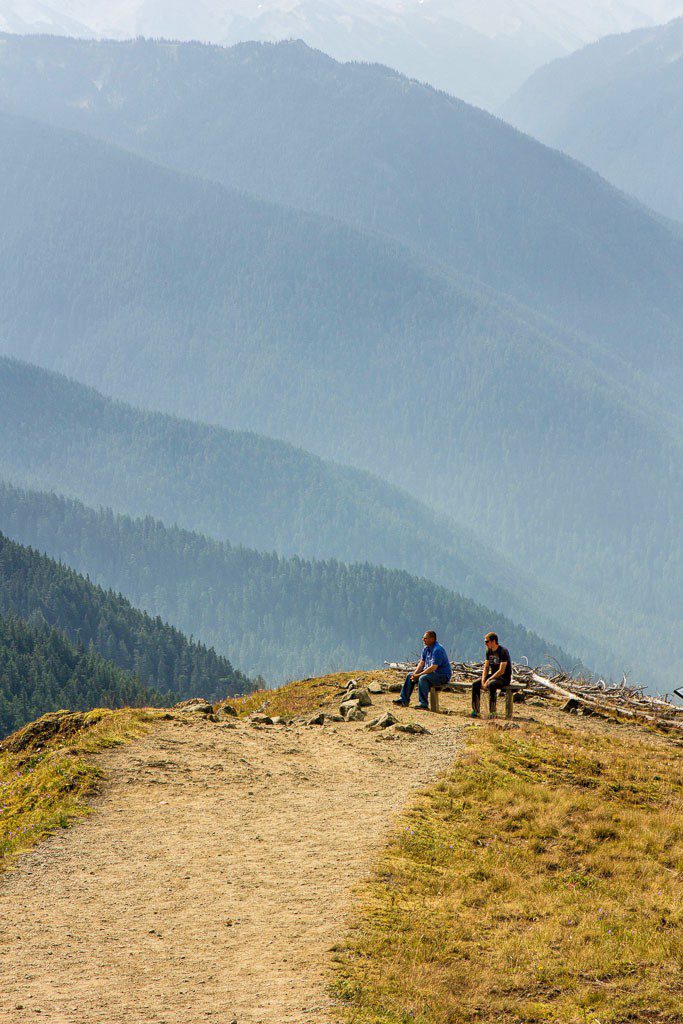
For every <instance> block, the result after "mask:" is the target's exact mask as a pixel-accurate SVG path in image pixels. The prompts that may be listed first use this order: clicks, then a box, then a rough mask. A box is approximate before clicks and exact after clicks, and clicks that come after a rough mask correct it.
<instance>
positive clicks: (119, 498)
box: [0, 358, 604, 674]
mask: <svg viewBox="0 0 683 1024" xmlns="http://www.w3.org/2000/svg"><path fill="white" fill-rule="evenodd" d="M0 428H1V429H2V436H3V438H4V441H5V443H4V445H3V446H2V447H0V475H1V476H3V477H4V478H5V479H6V480H10V481H14V482H16V483H19V484H21V485H23V486H27V487H33V488H37V489H39V490H54V491H58V492H60V493H62V494H65V495H69V496H71V497H77V498H80V499H81V500H83V501H85V502H86V503H87V504H89V505H94V506H100V505H104V506H110V507H112V508H114V509H115V510H116V511H118V512H126V513H129V514H131V515H133V516H144V517H148V516H154V517H156V518H161V519H163V520H165V522H166V523H168V524H169V525H176V524H177V525H178V526H181V527H184V528H186V529H188V530H193V531H199V532H200V533H205V534H207V535H208V536H209V537H211V538H215V539H217V540H219V541H229V542H230V543H231V544H235V545H246V546H248V547H250V548H258V549H260V550H261V551H266V552H272V551H276V552H278V553H279V554H281V555H290V556H291V555H298V556H304V557H306V558H309V559H310V558H315V559H330V558H335V559H343V560H344V561H347V562H372V563H375V564H381V565H386V566H389V567H394V568H400V569H406V570H408V571H409V572H411V573H412V574H413V575H418V576H427V577H429V578H430V579H431V580H433V581H434V582H435V583H437V584H441V585H443V586H445V587H447V588H448V589H449V590H451V591H453V590H454V591H457V592H459V593H463V594H465V595H467V596H469V597H473V596H475V597H476V599H477V601H478V602H481V603H487V604H489V605H490V606H491V607H493V608H495V609H498V611H499V612H500V611H502V610H505V611H506V612H507V614H508V615H509V616H512V617H514V618H517V619H518V620H520V621H523V622H525V623H531V624H532V626H533V627H534V628H536V629H537V630H539V631H542V632H543V631H545V632H547V633H548V634H549V635H552V636H554V637H558V638H560V642H563V643H566V644H567V645H568V646H570V647H573V649H574V650H579V649H580V648H581V649H585V650H588V649H589V645H588V642H587V641H586V639H585V637H582V636H581V634H580V631H578V630H575V629H573V627H572V626H571V624H565V625H564V626H561V625H560V624H559V623H558V622H557V621H554V620H553V618H552V614H551V612H550V608H549V606H548V603H547V601H548V598H547V595H546V596H544V598H543V599H541V598H540V597H539V595H538V593H537V588H536V584H535V583H534V581H533V580H532V579H530V578H528V577H526V576H525V574H524V572H523V570H521V569H520V568H519V567H518V566H517V565H515V564H514V563H513V562H508V561H507V560H506V559H505V558H504V557H503V556H502V555H501V554H500V553H498V552H496V551H495V550H493V549H491V548H489V547H487V546H486V545H484V544H483V543H482V542H481V541H480V540H478V538H477V537H476V535H475V534H473V533H470V532H469V531H467V530H464V529H462V528H459V527H457V526H455V525H454V524H453V523H452V522H451V521H449V520H447V519H445V518H443V517H440V516H438V515H437V514H436V513H434V512H433V511H432V510H431V509H430V508H429V507H428V506H424V505H421V504H420V503H419V502H417V501H415V500H414V499H412V498H411V497H410V496H408V495H406V494H404V493H402V492H401V491H399V490H398V489H396V488H393V487H391V486H389V485H388V484H385V483H383V482H382V481H380V480H378V479H377V478H375V477H372V476H369V475H368V474H365V473H362V472H359V471H358V470H353V469H349V468H346V467H343V466H338V465H335V464H334V463H329V462H324V461H323V460H321V459H319V458H316V457H315V456H312V455H309V454H308V453H307V452H304V451H301V450H297V449H295V448H292V447H291V446H289V445H286V444H283V443H281V442H278V441H273V440H270V439H268V438H264V437H259V436H258V435H255V434H249V433H242V432H237V431H227V430H222V429H220V428H216V427H208V426H204V425H200V424H196V423H191V422H188V421H182V420H177V419H174V418H172V417H169V416H162V415H158V414H149V413H143V412H140V411H138V410H136V409H132V408H130V407H129V406H125V405H122V404H120V403H116V402H112V401H110V400H108V399H105V398H103V397H102V396H101V395H99V394H97V393H96V392H95V391H92V390H91V389H89V388H84V387H82V386H81V385H78V384H75V383H73V382H71V381H68V380H66V379H64V378H62V377H57V376H55V375H54V374H51V373H46V372H45V371H42V370H38V369H37V368H36V367H31V366H26V365H25V364H21V363H15V362H14V361H12V360H7V359H2V358H0ZM15 500H16V496H15V497H14V498H10V497H9V496H8V494H7V493H6V494H5V495H4V498H3V501H4V502H5V504H4V505H3V510H4V511H3V514H4V516H5V518H4V520H3V522H4V523H5V525H6V528H7V531H8V533H9V534H10V535H11V536H13V537H16V538H17V539H19V540H22V541H24V542H26V543H34V544H35V545H36V546H39V547H40V546H45V548H46V549H49V550H50V551H51V552H52V553H53V554H54V555H55V556H56V557H63V558H64V559H65V561H67V562H68V563H69V564H72V565H77V566H78V567H79V568H80V569H81V570H82V571H92V572H95V568H96V567H95V565H94V564H93V565H89V563H88V561H87V559H85V558H80V560H76V559H75V557H73V556H74V553H75V552H76V551H78V549H77V548H68V547H66V546H65V545H67V543H68V540H67V538H63V539H62V540H61V541H60V545H61V546H55V543H54V538H55V537H57V536H61V534H63V533H64V530H62V531H61V533H60V531H58V530H57V527H56V525H55V523H53V522H52V519H53V518H56V519H57V520H58V521H61V520H63V519H64V518H65V515H64V513H63V512H62V511H60V509H59V507H58V506H55V505H53V504H50V503H47V504H46V505H45V507H44V508H43V511H42V512H41V514H40V515H37V521H38V522H39V523H43V524H44V525H43V529H44V531H45V532H44V533H41V532H40V530H38V531H37V532H35V533H31V534H28V533H25V532H23V529H24V525H25V523H27V522H28V521H29V519H30V516H29V510H28V508H25V507H23V506H22V504H21V503H19V504H15V503H14V502H15ZM32 507H40V503H38V505H37V506H32ZM47 509H51V511H50V512H49V513H48V511H47ZM22 524H23V525H22ZM50 524H51V525H50ZM0 528H2V527H1V526H0ZM71 528H72V529H74V530H76V529H77V527H76V523H75V521H74V523H72V526H71ZM112 529H114V527H113V526H112ZM235 557H237V555H235ZM240 564H241V563H240ZM491 566H495V572H492V571H491ZM107 585H113V586H115V585H116V584H115V583H113V581H111V579H110V578H109V582H108V583H107ZM123 589H124V590H125V589H126V588H125V587H123ZM130 596H131V598H132V599H133V600H134V601H138V599H139V598H140V596H141V595H140V594H139V593H138V592H133V593H131V594H130ZM330 599H331V598H330ZM143 603H145V604H146V606H148V604H149V602H148V601H147V599H145V602H143ZM174 621H175V619H174ZM224 625H225V629H226V630H227V633H224V634H223V637H225V636H226V635H227V636H230V623H229V622H226V623H225V624H224ZM183 628H186V629H189V631H193V629H194V628H195V627H194V625H193V624H191V625H189V626H183ZM212 628H213V627H212ZM197 633H198V634H200V633H201V631H200V630H197ZM223 646H224V647H225V644H224V645H223ZM594 649H595V648H594ZM251 653H252V654H253V652H251ZM603 653H604V652H603ZM261 657H262V658H264V659H265V658H267V659H269V660H268V669H269V671H270V672H273V671H274V672H276V674H283V673H284V671H285V670H284V668H283V667H282V665H280V667H276V666H277V659H278V652H277V651H272V652H271V651H268V652H265V653H264V652H262V653H261ZM238 663H239V664H241V661H239V659H238ZM297 667H299V666H297ZM303 670H304V671H305V666H304V669H303ZM259 671H261V669H259Z"/></svg>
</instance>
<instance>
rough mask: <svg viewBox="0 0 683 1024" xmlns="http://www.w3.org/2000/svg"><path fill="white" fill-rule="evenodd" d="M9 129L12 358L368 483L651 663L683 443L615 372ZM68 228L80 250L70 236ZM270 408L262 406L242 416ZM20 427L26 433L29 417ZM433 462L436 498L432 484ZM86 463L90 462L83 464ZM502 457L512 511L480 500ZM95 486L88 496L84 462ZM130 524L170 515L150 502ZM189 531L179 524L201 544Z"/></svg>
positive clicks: (664, 607) (399, 261)
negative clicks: (444, 525) (46, 365)
mask: <svg viewBox="0 0 683 1024" xmlns="http://www.w3.org/2000/svg"><path fill="white" fill-rule="evenodd" d="M4 124H5V128H6V132H5V138H6V140H7V145H6V147H5V151H4V155H5V158H6V161H5V168H4V171H3V176H4V177H3V180H4V181H5V189H4V192H3V193H2V194H1V195H0V199H2V200H3V221H2V245H3V252H4V253H5V255H6V258H5V259H4V260H3V268H4V276H3V280H4V282H5V290H6V294H7V296H8V302H6V304H5V307H4V309H3V311H2V312H3V317H4V322H3V330H4V337H5V341H4V345H5V347H6V348H7V347H11V348H12V349H13V350H14V351H22V352H26V351H31V352H32V353H33V356H34V358H39V359H41V360H43V361H47V362H50V363H51V364H52V365H57V366H61V367H64V368H67V369H69V370H70V372H72V373H78V374H79V376H81V377H83V378H85V379H88V378H89V379H90V380H93V381H101V382H102V383H103V384H105V386H106V387H107V388H108V389H109V390H110V391H114V392H116V393H118V394H119V395H121V396H126V397H132V398H133V399H134V400H137V401H139V402H142V403H147V404H148V403H150V402H154V403H155V404H157V405H161V406H163V405H165V406H166V407H167V408H173V409H175V410H177V411H181V412H188V413H189V414H190V415H192V416H197V414H198V411H200V412H199V414H200V415H202V416H203V417H205V418H207V419H213V420H222V421H223V422H229V423H230V424H231V425H233V424H237V425H240V426H243V427H249V428H251V429H258V430H260V431H264V430H265V431H268V432H269V433H271V434H275V435H279V436H281V437H282V436H285V437H287V438H288V439H290V440H292V441H295V442H297V443H299V444H303V445H305V446H308V447H312V446H315V447H316V449H317V451H318V452H321V453H323V454H327V455H334V456H335V457H343V458H345V459H347V460H349V461H353V462H355V463H356V464H358V465H361V466H364V467H365V468H367V469H370V470H372V471H375V472H377V470H380V471H381V472H382V473H383V474H384V475H385V476H387V477H389V478H393V479H394V481H395V482H396V483H398V484H400V485H401V486H403V487H409V488H410V489H411V490H413V491H414V493H416V494H418V495H422V496H423V497H425V498H426V500H429V501H431V502H432V503H434V504H440V505H441V507H442V508H444V509H450V510H451V511H452V512H453V514H455V515H456V516H457V517H458V519H459V520H460V521H464V522H465V524H466V525H468V526H470V527H471V528H473V529H475V530H477V532H480V533H481V532H484V533H485V534H488V536H490V537H492V538H493V537H495V541H496V545H497V546H498V547H502V548H503V549H504V550H508V551H510V552H512V553H513V555H514V559H515V561H522V562H523V563H524V564H525V566H526V571H527V575H535V576H536V577H537V578H538V579H541V580H543V579H547V580H548V581H549V583H550V585H551V586H554V587H555V589H556V592H557V593H558V594H561V595H564V597H563V602H562V604H561V605H553V607H552V614H553V616H555V617H556V616H557V615H558V614H559V615H561V617H563V618H566V619H568V620H569V621H570V622H571V623H572V624H575V625H576V626H577V627H578V631H579V632H584V631H588V632H592V631H593V630H594V629H595V630H596V631H597V632H599V634H600V636H602V637H604V636H605V635H609V633H610V631H611V630H613V629H616V630H618V631H619V636H620V637H622V636H623V638H624V642H625V643H626V644H628V645H632V646H629V647H628V650H629V652H633V653H629V656H630V657H634V658H635V657H637V656H638V654H637V652H638V651H642V650H644V649H645V647H647V646H648V645H649V644H650V643H653V644H654V643H655V640H654V639H653V636H654V634H653V633H652V632H651V629H652V625H643V622H644V620H648V619H649V618H650V617H654V618H653V620H652V621H653V622H654V621H658V620H657V616H658V615H660V614H661V615H662V616H663V619H662V620H661V621H662V622H663V623H666V622H671V621H672V620H674V619H675V617H676V615H677V614H678V612H677V609H678V607H679V600H680V587H679V586H678V580H679V579H680V575H679V572H680V569H679V565H678V560H679V555H678V553H677V547H676V542H675V537H676V536H677V526H676V523H677V518H678V512H677V509H678V506H679V500H680V499H679V495H680V494H681V479H680V478H681V455H680V436H679V435H677V434H676V433H675V430H674V428H673V425H672V426H671V428H670V429H669V427H667V423H666V421H665V418H664V414H662V413H661V412H660V408H659V405H658V404H657V403H656V402H655V401H654V399H653V398H651V397H648V394H647V392H646V391H641V392H638V391H637V390H636V388H635V387H633V386H629V385H628V384H627V378H628V375H627V374H626V373H622V372H621V371H620V370H619V371H618V372H615V371H617V367H618V366H619V364H618V363H617V362H616V361H615V358H614V357H607V358H605V356H604V353H603V352H602V350H600V349H598V350H597V351H594V352H592V353H590V352H587V353H586V355H585V356H584V355H578V354H576V353H577V352H579V351H580V352H582V353H583V352H584V351H585V350H586V349H587V348H588V346H587V343H586V341H585V340H583V341H581V340H579V341H575V339H574V338H573V336H570V335H569V334H568V332H563V331H561V330H560V329H558V328H556V327H554V325H552V324H551V323H549V322H547V321H542V320H541V319H540V318H538V317H537V316H535V314H532V313H530V312H528V311H525V310H521V309H520V308H519V307H517V306H514V305H510V304H507V305H506V304H505V302H504V300H502V299H500V298H496V297H493V296H491V295H490V294H489V293H487V292H486V291H485V290H483V289H479V290H475V289H474V288H473V286H472V284H471V283H464V282H463V281H462V280H458V279H456V278H455V277H454V276H453V275H450V274H448V273H446V272H445V271H444V270H443V269H440V268H438V267H435V266H432V265H429V264H428V263H426V262H425V261H424V260H421V259H418V258H416V257H415V256H413V255H412V254H411V253H409V252H407V251H405V250H403V249H400V248H399V247H397V246H395V245H393V244H389V243H386V242H385V241H382V240H380V239H377V238H373V237H370V236H367V235H362V234H359V233H358V232H355V231H353V230H352V229H350V228H346V227H343V226H340V225H336V224H333V223H332V222H329V221H321V220H320V219H318V218H315V217H312V216H310V215H302V214H299V213H297V212H296V211H287V210H284V209H282V208H273V207H272V206H269V205H268V204H264V203H258V202H257V201H256V200H251V199H248V198H246V197H244V196H236V195H235V194H233V193H228V192H226V191H225V190H224V189H222V188H220V187H219V186H215V185H212V184H210V183H207V182H197V181H193V180H191V179H187V178H182V177H179V176H177V175H174V174H172V173H171V172H169V171H166V170H163V169H160V168H157V167H155V166H154V165H151V164H148V163H146V162H145V161H142V160H140V159H139V158H135V157H132V156H129V155H128V154H125V153H122V152H121V151H117V150H115V149H113V148H112V147H111V146H106V145H103V144H100V143H97V142H96V141H94V140H89V139H85V138H80V137H78V136H76V135H70V134H68V133H60V132H59V131H56V130H50V129H47V128H42V127H40V126H37V125H32V124H30V123H29V122H26V121H16V120H13V119H12V118H5V119H4ZM13 133H14V134H13ZM13 139H14V146H13V144H12V140H13ZM46 152H51V153H52V156H51V158H50V166H51V168H52V172H51V175H50V177H49V181H46V178H45V173H44V169H43V165H44V162H45V160H44V157H45V153H46ZM34 154H35V157H34ZM57 168H62V171H61V172H60V173H54V171H55V170H56V169H57ZM178 211H181V213H180V215H179V213H178ZM83 223H84V224H87V225H88V230H87V232H83V231H80V230H78V231H75V230H74V224H83ZM102 239H106V245H102V243H101V240H102ZM112 282H115V283H116V285H115V287H112ZM37 294H39V295H40V297H41V309H42V315H41V317H36V303H35V296H36V295H37ZM312 297H313V298H312ZM570 341H571V342H572V345H571V347H569V345H568V342H570ZM573 349H575V350H576V351H573ZM425 365H433V366H434V367H437V368H438V373H439V388H440V395H441V396H442V397H441V399H440V401H439V403H438V417H434V416H430V415H427V414H426V409H425V408H420V409H418V410H417V411H413V406H414V395H415V389H416V387H417V386H418V385H419V381H420V380H421V374H423V369H422V368H423V367H424V366H425ZM188 367H191V368H192V373H191V374H188ZM670 368H671V367H670V365H669V369H670ZM265 394H267V395H268V401H267V402H259V401H258V400H255V398H254V395H265ZM37 404H40V403H39V402H38V403H37ZM490 410H495V416H493V417H492V416H491V414H490ZM15 416H16V417H17V419H18V421H19V422H22V421H23V420H24V419H25V411H24V410H23V409H22V408H21V406H19V407H17V409H16V412H15ZM142 422H143V421H142V420H140V423H142ZM160 422H161V421H154V420H150V421H149V422H147V423H146V424H145V430H146V431H149V430H150V429H154V428H153V426H152V425H153V424H155V423H160ZM672 422H673V421H672ZM164 429H165V428H164ZM30 431H31V426H30V425H29V433H28V436H30ZM162 433H163V431H162ZM157 440H158V438H157ZM149 441H150V438H149V437H147V438H141V437H138V438H136V444H141V443H142V444H143V447H144V445H146V444H148V443H149ZM203 443H204V442H203ZM213 444H214V442H213V441H211V442H210V445H209V446H210V447H212V446H213ZM530 445H531V446H532V450H533V453H534V458H533V460H530V459H529V450H530ZM369 446H371V447H369ZM129 447H130V442H129V441H128V440H127V441H126V442H125V451H126V455H127V456H128V455H129ZM425 451H429V452H430V462H431V464H433V465H434V466H438V481H439V486H438V488H435V487H428V486H426V485H425V475H424V453H425ZM501 453H502V455H501ZM107 454H109V453H108V451H107ZM91 456H92V453H91V450H90V449H89V448H86V453H85V459H86V462H87V463H88V464H90V462H91ZM41 458H42V456H41ZM501 459H502V460H503V462H504V464H505V467H506V472H505V487H506V500H505V501H504V502H501V501H499V500H497V495H496V491H495V488H492V487H491V483H490V481H491V473H492V467H495V466H496V465H497V461H498V460H501ZM625 464H628V465H629V466H631V472H630V473H629V474H627V475H625V474H624V472H623V466H624V465H625ZM155 465H156V463H155ZM13 472H15V471H14V470H13ZM19 472H22V471H21V470H20V471H19ZM165 472H166V471H165V470H163V471H162V475H163V473H165ZM193 472H194V467H190V471H189V473H188V475H187V476H186V477H185V478H183V480H182V481H181V489H185V488H188V487H191V486H192V481H193ZM207 472H209V473H210V472H211V471H210V470H207ZM91 476H92V479H94V480H97V479H99V478H101V476H102V467H101V465H100V464H98V463H97V462H95V463H94V464H93V469H92V474H91ZM12 478H13V479H16V480H17V481H18V482H22V483H27V484H29V485H32V486H35V485H38V486H41V487H44V486H49V487H58V488H59V489H60V490H63V489H65V485H64V484H63V483H62V482H61V481H57V482H54V481H46V480H44V479H43V480H40V481H36V480H34V479H26V477H21V476H13V477H12ZM664 481H666V484H665V485H664V484H663V482H664ZM136 486H137V485H136ZM213 486H214V485H213V483H212V487H213ZM655 492H658V493H660V494H661V500H660V501H659V502H658V504H657V506H656V507H655V506H653V505H652V502H651V500H650V495H651V494H652V493H655ZM586 493H590V495H591V500H590V501H588V502H587V501H586ZM193 494H196V488H195V490H194V492H193ZM462 495H464V496H465V498H464V500H461V496H462ZM529 495H534V500H533V501H529ZM79 496H81V497H84V495H83V494H80V495H79ZM88 500H91V501H92V500H93V499H92V498H90V497H89V496H88ZM94 500H95V501H100V500H102V501H104V503H106V504H116V500H114V501H112V500H110V499H109V498H108V497H106V496H105V497H100V496H97V497H96V498H95V499H94ZM146 500H149V495H147V498H146ZM188 500H189V501H190V505H189V507H192V503H193V502H194V501H196V497H192V498H191V499H190V498H189V494H188ZM247 507H248V506H245V508H247ZM125 511H130V512H133V513H135V514H141V513H142V514H144V513H147V512H150V513H151V514H154V515H161V516H162V517H163V518H164V519H166V520H167V521H170V522H171V521H174V519H175V517H174V515H173V514H171V516H169V515H168V514H167V512H166V510H165V509H162V508H159V507H152V508H150V507H149V505H148V506H146V507H143V508H140V507H137V508H128V509H125ZM366 514H368V513H367V510H366ZM370 514H374V513H370ZM244 515H245V517H246V516H247V512H246V511H245V513H244ZM199 518H200V521H199V522H198V521H196V520H194V521H192V522H186V523H184V525H186V526H189V527H191V528H196V529H201V530H204V531H205V532H209V533H212V532H214V531H213V530H212V529H211V528H209V527H208V526H207V523H206V522H205V521H202V520H201V517H199ZM321 521H322V523H323V533H327V534H329V533H330V529H329V525H327V526H326V525H325V523H324V517H323V518H322V520H321ZM295 532H296V531H295ZM653 536H654V537H656V538H657V543H656V546H655V548H654V550H653V547H652V539H653ZM229 539H231V540H232V541H241V540H243V539H244V538H243V537H242V536H239V535H236V534H234V533H232V534H230V535H229ZM248 542H249V543H252V544H253V543H254V542H253V541H248ZM255 546H262V544H261V543H260V542H259V543H257V544H255ZM267 546H268V547H271V546H272V544H270V543H268V545H267ZM408 546H409V545H408ZM290 550H291V549H290ZM376 550H377V549H376ZM645 551H647V556H645V554H644V552H645ZM302 553H305V554H314V555H318V554H321V553H322V552H320V551H319V550H318V551H313V552H311V551H302ZM325 553H326V554H335V555H337V556H341V557H343V558H348V555H347V554H346V552H339V551H338V550H332V551H330V550H328V551H327V552H325ZM356 557H357V556H356ZM361 557H364V555H362V556H361ZM371 558H372V560H373V561H378V562H385V563H386V561H387V560H386V557H376V556H375V555H374V554H373V555H372V556H371ZM420 561H421V564H422V566H424V565H425V561H424V559H423V558H421V559H420ZM390 564H391V563H390ZM393 564H396V562H395V561H393ZM402 564H403V565H405V564H406V563H402ZM664 566H666V572H665V573H664V574H663V575H662V573H663V569H664ZM406 567H407V568H410V569H412V568H413V565H412V564H410V565H407V566H406ZM421 571H423V572H424V571H426V570H425V569H424V568H422V569H421ZM430 571H431V570H430ZM635 579H637V581H638V582H637V586H636V585H635V583H634V580H635ZM662 579H663V583H662ZM569 594H578V595H579V599H578V604H577V602H576V601H575V599H574V598H573V597H572V598H570V597H568V595H569ZM541 600H542V601H543V603H544V604H546V603H547V593H546V591H545V590H544V591H543V595H542V598H541ZM492 603H493V602H492ZM624 604H626V607H625V608H624ZM505 607H508V606H507V605H506V606H505ZM577 608H578V609H580V611H579V612H578V613H577V611H576V609H577ZM598 608H599V609H600V611H599V612H598V611H597V609H598ZM615 608H617V609H619V611H617V612H616V614H615V613H614V612H613V611H612V609H615ZM524 619H525V621H531V620H530V619H527V617H526V616H524ZM636 620H637V621H638V625H637V626H636V625H635V621H636ZM586 622H588V623H589V624H590V625H589V626H588V628H587V627H586V625H585V623H586ZM624 622H628V623H629V625H628V626H626V627H624V626H623V625H622V623H624ZM661 628H663V629H665V630H667V629H668V628H669V627H668V626H666V625H663V626H661V625H660V626H657V629H658V630H660V629H661ZM672 628H673V627H672ZM605 630H607V633H606V632H605ZM622 630H623V633H622V632H621V631H622ZM656 642H659V641H656Z"/></svg>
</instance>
